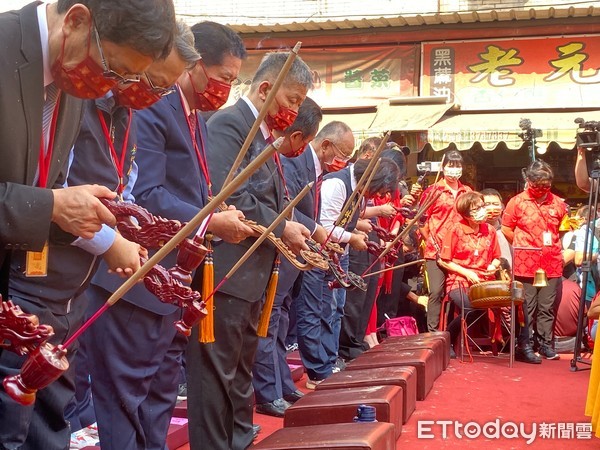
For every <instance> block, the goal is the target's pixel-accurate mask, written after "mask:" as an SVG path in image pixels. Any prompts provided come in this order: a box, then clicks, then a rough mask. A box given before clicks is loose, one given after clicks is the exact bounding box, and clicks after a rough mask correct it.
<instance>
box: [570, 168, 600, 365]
mask: <svg viewBox="0 0 600 450" xmlns="http://www.w3.org/2000/svg"><path fill="white" fill-rule="evenodd" d="M590 178H591V186H590V188H591V189H590V197H589V200H588V211H589V214H588V218H587V221H586V223H585V225H584V226H585V227H587V228H586V235H585V240H584V244H583V248H584V250H583V263H582V264H581V269H582V271H583V276H582V280H581V286H582V287H581V298H580V299H579V310H578V312H577V335H576V337H575V349H574V350H573V359H571V371H572V372H576V371H577V370H578V367H577V363H578V362H580V363H584V364H587V365H589V364H590V362H588V361H584V360H582V358H581V344H582V340H583V329H584V326H585V321H586V320H587V317H586V315H585V297H586V290H587V282H588V279H589V277H590V270H591V262H592V251H593V247H594V227H595V219H596V212H597V211H596V209H597V208H596V207H597V205H598V187H599V186H600V182H599V180H600V172H599V171H597V170H594V171H593V172H592V173H591V174H590Z"/></svg>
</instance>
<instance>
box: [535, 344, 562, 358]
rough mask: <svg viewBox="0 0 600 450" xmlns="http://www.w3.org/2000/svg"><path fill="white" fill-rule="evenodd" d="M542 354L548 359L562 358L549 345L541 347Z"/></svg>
mask: <svg viewBox="0 0 600 450" xmlns="http://www.w3.org/2000/svg"><path fill="white" fill-rule="evenodd" d="M540 355H542V356H543V357H544V358H546V359H560V356H559V355H558V353H556V352H555V351H554V349H553V348H552V347H550V346H549V345H542V346H541V347H540Z"/></svg>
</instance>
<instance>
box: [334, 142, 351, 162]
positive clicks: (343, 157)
mask: <svg viewBox="0 0 600 450" xmlns="http://www.w3.org/2000/svg"><path fill="white" fill-rule="evenodd" d="M329 142H331V145H333V149H334V150H336V153H338V154H337V155H336V157H337V158H339V159H340V160H342V161H344V162H348V161H350V158H352V156H347V155H346V154H345V153H344V152H343V151H341V150H340V148H339V147H338V146H337V145H335V142H333V141H329Z"/></svg>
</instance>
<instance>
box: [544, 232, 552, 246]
mask: <svg viewBox="0 0 600 450" xmlns="http://www.w3.org/2000/svg"><path fill="white" fill-rule="evenodd" d="M542 242H543V244H544V247H550V246H551V245H552V233H550V232H549V231H544V233H543V234H542Z"/></svg>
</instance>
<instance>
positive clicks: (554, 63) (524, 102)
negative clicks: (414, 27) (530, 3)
mask: <svg viewBox="0 0 600 450" xmlns="http://www.w3.org/2000/svg"><path fill="white" fill-rule="evenodd" d="M598 45H600V36H597V35H585V36H567V37H562V36H561V37H555V36H549V37H535V38H522V39H494V40H477V41H447V42H427V43H423V44H422V45H421V52H422V68H423V69H422V74H421V95H434V96H441V97H447V98H448V99H449V100H450V101H452V102H455V103H459V104H460V105H461V109H463V110H498V109H532V108H565V107H573V108H578V107H594V106H596V105H597V103H596V104H595V102H596V99H598V98H599V96H600V53H599V52H598V51H595V49H597V48H598Z"/></svg>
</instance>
